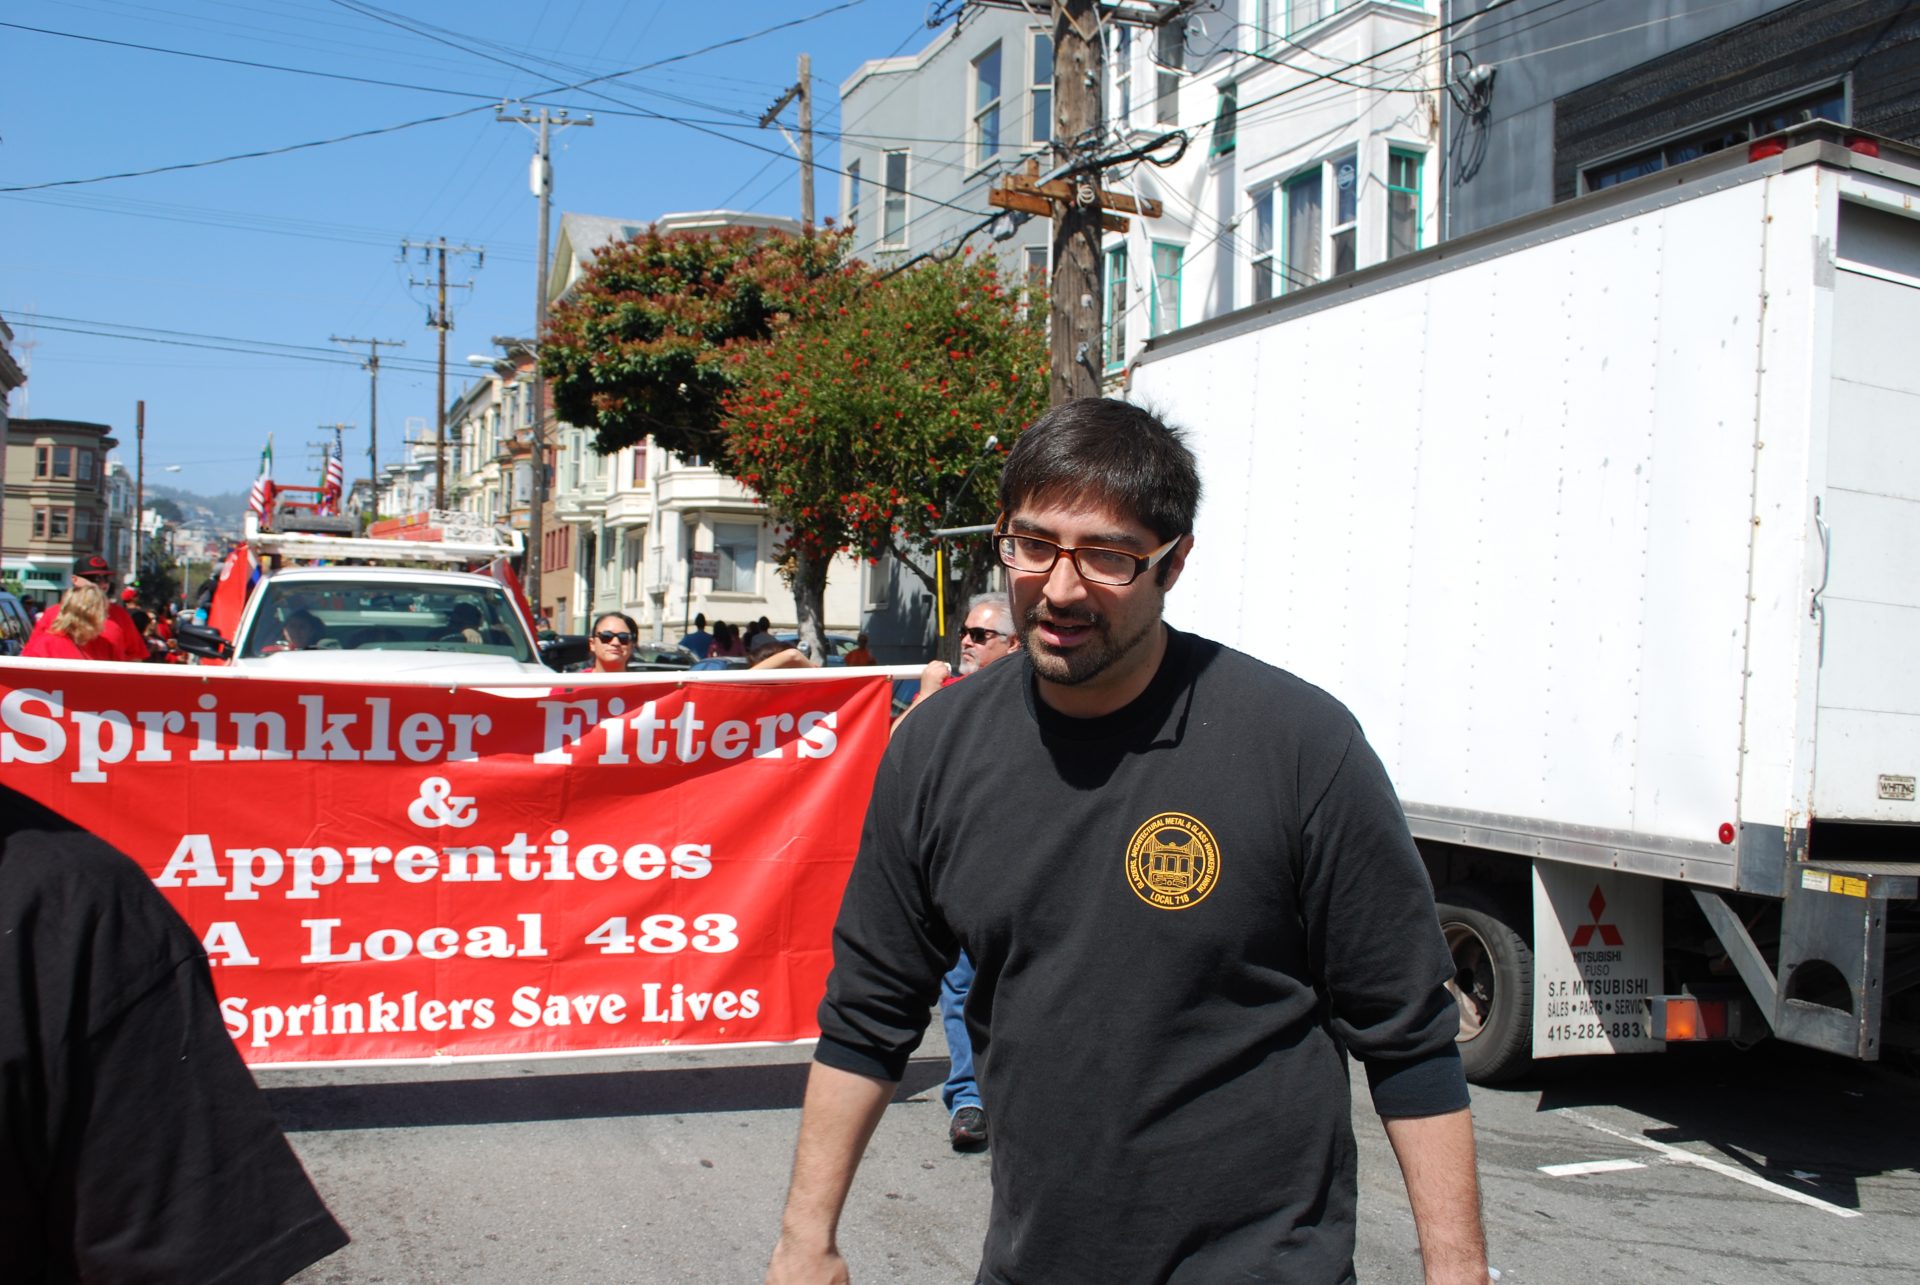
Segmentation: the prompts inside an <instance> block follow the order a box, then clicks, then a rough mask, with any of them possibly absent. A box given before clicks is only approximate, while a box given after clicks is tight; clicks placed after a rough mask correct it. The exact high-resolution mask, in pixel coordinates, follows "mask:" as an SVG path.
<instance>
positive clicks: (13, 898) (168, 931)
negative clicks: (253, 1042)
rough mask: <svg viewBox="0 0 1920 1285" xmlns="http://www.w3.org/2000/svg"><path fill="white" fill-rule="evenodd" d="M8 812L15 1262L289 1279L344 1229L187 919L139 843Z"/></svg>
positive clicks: (228, 1281)
mask: <svg viewBox="0 0 1920 1285" xmlns="http://www.w3.org/2000/svg"><path fill="white" fill-rule="evenodd" d="M16 802H19V796H17V795H14V794H12V793H11V792H10V791H5V790H0V803H3V804H8V805H12V804H14V803H16ZM7 811H8V812H10V813H12V815H0V1169H4V1172H0V1211H4V1216H0V1279H6V1280H9V1281H12V1280H21V1281H27V1282H33V1281H42V1280H45V1281H57V1280H70V1279H78V1280H111V1281H127V1282H148V1281H152V1282H159V1281H168V1282H171V1281H195V1282H210V1283H215V1285H256V1283H257V1285H270V1283H272V1282H279V1281H284V1280H285V1279H287V1278H288V1277H289V1276H292V1275H294V1274H295V1273H296V1272H298V1271H300V1270H301V1269H302V1268H304V1267H306V1266H308V1265H309V1264H311V1263H313V1262H315V1261H317V1260H319V1259H320V1258H323V1257H325V1256H326V1255H327V1254H329V1253H332V1252H333V1251H334V1250H335V1249H338V1248H339V1247H340V1246H342V1245H344V1244H345V1243H346V1240H347V1238H346V1234H345V1233H344V1232H343V1231H342V1230H341V1229H340V1227H339V1225H338V1224H337V1223H336V1222H335V1221H334V1220H333V1218H332V1217H331V1215H329V1214H328V1213H327V1210H326V1206H325V1205H324V1204H322V1203H321V1200H320V1197H319V1195H318V1193H316V1192H315V1191H314V1189H313V1184H312V1183H311V1182H310V1181H309V1180H308V1178H307V1175H306V1172H305V1171H304V1170H303V1169H302V1168H301V1165H300V1161H299V1159H298V1158H297V1157H296V1156H295V1155H294V1153H293V1149H292V1148H291V1147H290V1146H288V1144H287V1141H286V1138H285V1136H284V1135H283V1134H282V1133H281V1131H280V1126H279V1124H278V1123H277V1122H276V1121H275V1120H274V1118H273V1114H272V1112H271V1111H270V1110H269V1108H268V1106H267V1102H266V1099H265V1097H264V1095H262V1094H261V1092H260V1090H259V1088H258V1086H257V1085H255V1083H254V1081H253V1076H252V1074H251V1073H250V1072H249V1071H248V1070H247V1068H246V1066H245V1064H244V1063H243V1062H242V1061H241V1059H240V1055H239V1052H238V1051H237V1050H236V1049H235V1048H234V1047H233V1041H232V1039H231V1038H230V1037H229V1036H228V1035H227V1032H226V1028H225V1025H224V1023H223V1022H222V1020H221V1017H220V1012H219V1008H218V1003H217V1000H216V998H215V995H214V990H213V982H212V976H211V974H210V972H209V971H208V967H207V962H206V957H205V955H204V954H203V953H202V952H201V950H200V946H199V942H198V941H197V940H196V939H195V937H194V935H193V933H192V932H191V930H189V929H188V927H187V925H186V923H185V922H184V921H182V920H181V918H180V917H179V915H178V914H176V913H175V912H174V910H173V908H172V907H171V906H170V905H168V904H167V902H166V900H165V898H163V897H162V896H161V895H160V893H159V891H158V890H157V889H155V888H154V886H153V884H152V882H151V881H150V880H149V879H148V878H147V876H146V874H145V873H144V872H143V871H142V870H140V868H139V867H138V866H137V865H135V864H134V863H133V862H132V861H131V860H129V859H128V858H127V857H125V856H124V855H122V854H121V853H119V852H117V851H115V850H114V849H113V848H111V847H109V846H108V845H106V844H105V843H102V842H101V841H100V840H98V839H97V838H95V837H93V836H92V835H89V834H87V833H85V832H84V831H81V830H78V829H76V828H73V827H71V826H68V825H66V824H65V823H62V822H59V821H58V820H57V819H51V824H47V825H45V826H44V827H43V826H42V825H40V824H38V822H39V821H40V820H41V818H35V828H32V829H18V828H11V827H9V826H8V825H7V823H8V822H10V821H12V822H15V823H16V824H17V823H18V817H19V813H18V811H16V810H14V809H13V808H11V807H9V808H8V809H7ZM9 829H11V832H10V833H9V832H8V831H9Z"/></svg>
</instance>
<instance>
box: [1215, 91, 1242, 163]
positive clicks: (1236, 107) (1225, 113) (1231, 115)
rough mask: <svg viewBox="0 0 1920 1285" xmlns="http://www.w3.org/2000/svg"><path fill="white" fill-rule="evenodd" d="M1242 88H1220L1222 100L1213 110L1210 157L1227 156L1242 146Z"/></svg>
mask: <svg viewBox="0 0 1920 1285" xmlns="http://www.w3.org/2000/svg"><path fill="white" fill-rule="evenodd" d="M1239 135H1240V86H1238V85H1222V86H1220V99H1219V101H1218V102H1217V103H1215V104H1214V108H1213V143H1212V145H1211V146H1210V147H1209V148H1208V150H1207V154H1208V155H1209V156H1227V155H1230V154H1231V153H1232V152H1233V150H1234V148H1236V147H1238V146H1239V145H1240V137H1239Z"/></svg>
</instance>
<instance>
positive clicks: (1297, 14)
mask: <svg viewBox="0 0 1920 1285" xmlns="http://www.w3.org/2000/svg"><path fill="white" fill-rule="evenodd" d="M1339 7H1340V0H1287V34H1288V35H1292V34H1293V33H1294V32H1296V31H1305V30H1306V29H1307V28H1308V27H1311V26H1312V25H1313V24H1314V23H1316V22H1319V21H1320V20H1321V19H1322V18H1329V17H1332V16H1333V13H1334V11H1335V10H1336V9H1338V8H1339Z"/></svg>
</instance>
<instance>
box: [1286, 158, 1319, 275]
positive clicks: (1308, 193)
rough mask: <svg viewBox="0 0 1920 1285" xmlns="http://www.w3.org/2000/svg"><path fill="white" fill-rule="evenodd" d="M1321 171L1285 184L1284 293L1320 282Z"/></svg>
mask: <svg viewBox="0 0 1920 1285" xmlns="http://www.w3.org/2000/svg"><path fill="white" fill-rule="evenodd" d="M1320 186H1321V185H1320V167H1319V166H1318V165H1316V166H1314V167H1313V168H1312V169H1310V170H1308V171H1307V172H1306V173H1305V174H1302V175H1300V176H1299V177H1298V178H1293V179H1289V180H1287V184H1286V188H1285V192H1286V207H1285V216H1286V221H1285V224H1284V226H1283V227H1282V230H1281V235H1282V240H1283V241H1284V250H1285V255H1284V258H1285V266H1284V267H1283V268H1282V269H1281V271H1282V272H1283V273H1284V275H1285V277H1286V281H1285V283H1284V284H1283V285H1282V287H1281V288H1282V289H1283V290H1293V289H1297V288H1298V287H1300V286H1306V285H1312V284H1313V283H1314V282H1316V281H1318V280H1319V279H1320V236H1321V226H1320Z"/></svg>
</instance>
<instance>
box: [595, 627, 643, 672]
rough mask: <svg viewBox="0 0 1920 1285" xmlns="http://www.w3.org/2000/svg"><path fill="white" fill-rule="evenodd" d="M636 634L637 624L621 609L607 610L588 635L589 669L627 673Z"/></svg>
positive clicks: (637, 632) (638, 629)
mask: <svg viewBox="0 0 1920 1285" xmlns="http://www.w3.org/2000/svg"><path fill="white" fill-rule="evenodd" d="M639 635H640V626H638V625H636V624H634V623H633V617H632V616H629V615H628V614H627V613H626V612H624V611H609V612H607V613H605V614H604V615H602V616H600V617H599V618H598V619H596V620H595V621H594V622H593V631H592V632H591V633H589V634H588V635H587V649H588V650H589V651H591V652H592V653H593V669H592V670H591V671H590V672H592V673H595V674H624V673H626V672H627V662H628V661H629V660H632V659H633V640H634V639H635V638H637V637H639Z"/></svg>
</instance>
